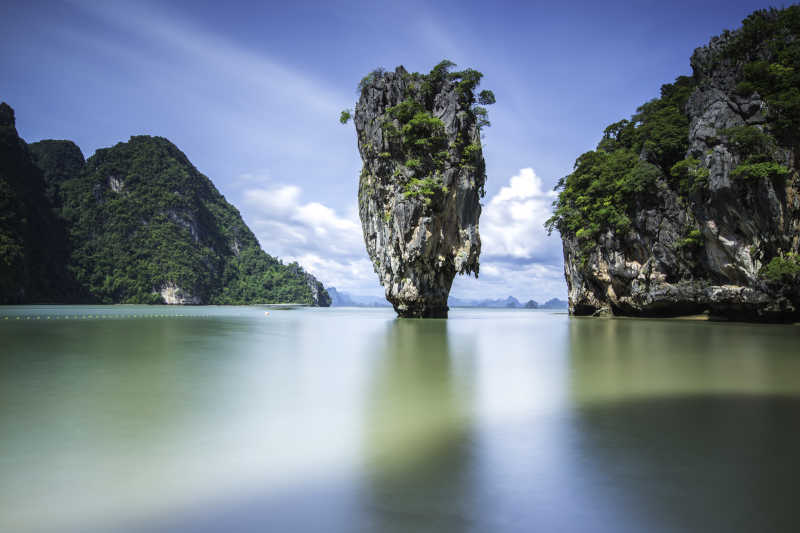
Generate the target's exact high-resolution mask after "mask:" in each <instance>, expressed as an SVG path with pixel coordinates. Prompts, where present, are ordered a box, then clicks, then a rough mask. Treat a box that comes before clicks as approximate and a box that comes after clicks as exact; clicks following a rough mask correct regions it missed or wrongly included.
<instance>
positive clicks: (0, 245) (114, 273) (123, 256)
mask: <svg viewBox="0 0 800 533" xmlns="http://www.w3.org/2000/svg"><path fill="white" fill-rule="evenodd" d="M0 257H1V258H2V259H1V260H0V303H2V304H21V303H102V304H114V303H139V304H157V303H168V304H255V303H302V304H308V305H318V306H326V305H330V297H329V296H328V293H327V291H326V290H325V288H324V287H323V286H322V284H321V283H320V282H319V281H317V280H316V279H315V278H314V277H313V276H312V275H310V274H308V273H307V272H305V271H304V270H303V269H302V267H300V265H298V264H296V263H292V264H283V262H281V261H280V260H278V259H276V258H274V257H272V256H270V255H269V254H267V253H265V252H264V251H263V250H262V249H261V246H260V245H259V243H258V240H257V239H256V237H255V235H254V234H253V232H252V231H250V228H248V227H247V225H246V224H245V223H244V221H243V220H242V217H241V215H240V214H239V211H238V210H237V209H236V208H235V207H233V206H232V205H231V204H229V203H228V202H227V201H226V200H225V198H224V197H223V196H222V195H221V194H220V193H219V191H218V190H217V188H216V187H215V186H214V184H213V183H212V182H211V180H210V179H208V178H207V177H206V176H204V175H203V174H201V173H200V172H198V171H197V169H196V168H195V167H194V165H192V163H191V162H190V161H189V160H188V159H187V157H186V156H185V155H184V154H183V153H182V152H181V151H180V150H179V149H178V148H177V147H176V146H175V145H173V144H172V143H171V142H169V141H168V140H167V139H164V138H163V137H149V136H144V135H143V136H135V137H131V138H130V140H129V141H128V142H124V143H119V144H117V145H115V146H113V147H111V148H104V149H101V150H98V151H97V152H96V153H95V154H94V155H93V156H92V157H90V158H89V159H88V160H84V158H83V154H82V153H81V151H80V149H79V148H78V147H77V146H76V145H75V144H74V143H73V142H71V141H56V140H46V141H40V142H37V143H32V144H27V143H26V142H25V141H23V140H22V139H21V138H20V137H19V135H18V134H17V130H16V127H15V117H14V111H13V109H12V108H11V107H10V106H8V105H7V104H5V103H2V104H0Z"/></svg>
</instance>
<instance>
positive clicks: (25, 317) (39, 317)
mask: <svg viewBox="0 0 800 533" xmlns="http://www.w3.org/2000/svg"><path fill="white" fill-rule="evenodd" d="M210 316H214V315H210V314H206V313H203V314H191V315H187V314H160V313H103V314H91V313H74V314H69V315H2V316H0V320H2V321H12V320H13V321H17V320H110V319H121V318H207V317H210Z"/></svg>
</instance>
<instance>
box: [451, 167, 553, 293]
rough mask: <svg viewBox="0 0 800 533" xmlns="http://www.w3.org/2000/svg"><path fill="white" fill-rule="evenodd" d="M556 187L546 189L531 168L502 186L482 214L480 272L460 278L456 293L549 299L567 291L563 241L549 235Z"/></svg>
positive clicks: (523, 170) (456, 285)
mask: <svg viewBox="0 0 800 533" xmlns="http://www.w3.org/2000/svg"><path fill="white" fill-rule="evenodd" d="M555 197H556V193H555V191H549V190H545V188H544V186H543V182H542V179H541V178H540V177H539V176H537V175H536V172H534V170H533V169H532V168H523V169H521V170H520V171H519V173H518V174H517V175H515V176H512V177H511V178H510V179H509V180H508V184H507V185H505V186H503V187H501V188H500V190H499V191H498V192H497V194H495V195H494V196H493V197H492V198H491V199H490V200H489V202H488V204H487V205H486V207H484V210H483V213H482V214H481V221H480V232H481V243H482V247H481V274H480V278H479V279H478V280H475V279H473V278H464V277H459V278H457V279H456V281H455V282H454V284H453V290H452V292H453V294H454V295H457V296H459V297H462V298H500V297H505V296H508V295H512V296H516V297H517V298H519V299H520V300H523V301H525V300H528V299H531V298H533V299H536V300H538V301H540V302H543V301H545V300H547V299H550V298H554V297H558V298H562V299H563V298H564V297H565V295H566V285H565V283H564V273H563V266H562V265H563V259H562V253H561V240H560V239H559V238H558V236H557V235H553V236H548V235H547V231H546V230H545V229H544V222H545V221H546V220H547V219H548V218H550V215H551V214H552V203H553V200H554V199H555Z"/></svg>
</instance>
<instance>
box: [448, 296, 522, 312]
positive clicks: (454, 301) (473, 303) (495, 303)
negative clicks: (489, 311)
mask: <svg viewBox="0 0 800 533" xmlns="http://www.w3.org/2000/svg"><path fill="white" fill-rule="evenodd" d="M447 305H449V306H450V307H489V308H507V309H517V308H520V307H522V304H521V303H520V301H519V300H517V299H516V298H514V297H513V296H509V297H508V298H498V299H496V300H469V299H462V298H456V297H454V296H451V297H450V298H449V299H448V300H447Z"/></svg>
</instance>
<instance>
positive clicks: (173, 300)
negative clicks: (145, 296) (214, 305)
mask: <svg viewBox="0 0 800 533" xmlns="http://www.w3.org/2000/svg"><path fill="white" fill-rule="evenodd" d="M159 293H160V294H161V298H163V299H164V303H165V304H168V305H199V304H202V303H203V302H202V300H201V299H200V298H198V297H197V296H193V295H192V294H190V293H189V292H187V291H185V290H183V289H182V288H180V287H178V286H177V285H175V284H174V283H172V282H167V283H165V284H164V285H163V286H162V287H161V291H159Z"/></svg>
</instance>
